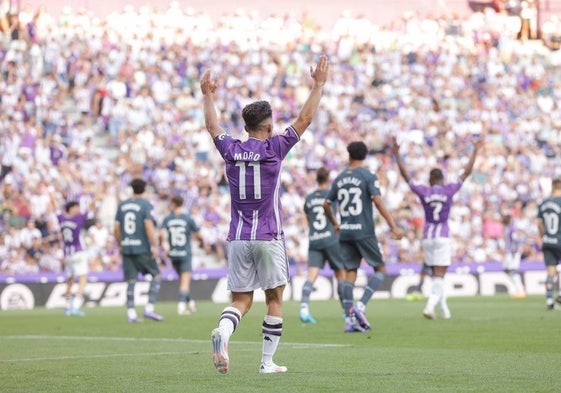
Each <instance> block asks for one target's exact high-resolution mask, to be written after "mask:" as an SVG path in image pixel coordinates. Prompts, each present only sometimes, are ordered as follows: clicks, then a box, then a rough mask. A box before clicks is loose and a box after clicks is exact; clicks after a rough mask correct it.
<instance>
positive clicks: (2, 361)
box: [0, 352, 185, 363]
mask: <svg viewBox="0 0 561 393" xmlns="http://www.w3.org/2000/svg"><path fill="white" fill-rule="evenodd" d="M178 354H182V355H185V352H141V353H108V354H100V355H73V356H48V357H40V358H22V359H0V363H15V362H43V361H47V360H69V359H99V358H119V357H129V356H167V355H178Z"/></svg>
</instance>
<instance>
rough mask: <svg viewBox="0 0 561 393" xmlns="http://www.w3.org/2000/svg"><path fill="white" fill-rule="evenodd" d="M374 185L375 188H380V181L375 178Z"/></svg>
mask: <svg viewBox="0 0 561 393" xmlns="http://www.w3.org/2000/svg"><path fill="white" fill-rule="evenodd" d="M374 186H375V187H376V188H380V182H379V181H378V180H377V179H376V180H374Z"/></svg>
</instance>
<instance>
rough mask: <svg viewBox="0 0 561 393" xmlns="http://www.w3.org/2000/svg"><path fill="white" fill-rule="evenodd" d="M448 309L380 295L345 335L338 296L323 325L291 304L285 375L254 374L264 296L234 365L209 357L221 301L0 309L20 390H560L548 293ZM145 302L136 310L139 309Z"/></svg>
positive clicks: (0, 332) (317, 308) (560, 351)
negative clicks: (225, 368)
mask: <svg viewBox="0 0 561 393" xmlns="http://www.w3.org/2000/svg"><path fill="white" fill-rule="evenodd" d="M449 304H450V308H451V310H452V319H450V320H442V319H437V320H434V321H429V320H425V319H424V318H423V317H422V314H421V312H422V308H423V306H424V302H407V301H405V300H402V299H389V300H381V299H373V300H372V301H371V302H370V303H369V305H368V308H367V314H368V317H369V320H370V322H371V323H372V324H373V330H372V331H371V332H369V333H352V334H348V333H347V334H345V333H343V319H342V312H341V310H340V307H339V304H338V303H337V302H336V301H322V302H319V301H318V302H312V303H311V311H312V313H313V315H314V316H315V317H316V319H317V320H318V324H317V325H303V324H301V323H300V321H299V320H298V309H299V305H298V303H297V302H287V303H286V304H285V318H284V331H283V336H282V339H281V342H280V345H279V348H278V350H277V354H276V356H275V361H276V362H277V363H278V364H282V365H286V366H287V367H288V373H286V374H275V375H261V374H258V367H259V361H260V356H261V338H262V336H261V321H262V318H263V314H264V311H265V306H264V304H263V303H255V304H254V305H253V308H252V310H251V311H250V312H249V314H248V315H246V316H245V317H244V319H243V320H242V323H241V324H240V326H239V329H238V330H237V331H236V333H235V334H234V336H233V337H232V339H231V341H230V345H229V349H230V371H229V372H228V374H226V375H222V374H219V373H218V372H217V371H216V370H215V368H214V366H213V365H212V361H211V344H210V332H211V330H212V329H213V328H214V327H215V326H216V323H217V319H218V316H219V313H220V311H221V310H222V308H223V307H224V306H225V305H224V304H213V303H210V302H199V303H198V311H197V312H196V313H195V314H193V315H189V316H178V315H176V313H175V303H160V304H158V307H157V308H158V311H160V312H161V313H162V314H163V315H164V316H165V317H166V320H165V321H164V322H153V321H145V322H144V323H143V324H128V323H127V322H126V318H125V309H124V308H90V309H86V311H87V315H86V316H85V317H83V318H81V317H66V316H64V315H63V314H62V310H60V309H56V310H47V309H43V308H39V309H35V310H31V311H3V312H0V391H1V392H4V393H12V392H25V393H27V392H43V393H47V392H57V393H58V392H96V393H97V392H112V393H115V392H151V393H152V392H159V393H160V392H161V393H163V392H194V393H206V392H213V393H216V392H228V393H230V392H244V393H247V392H267V393H270V392H283V393H292V392H416V393H418V392H446V393H448V392H486V393H487V392H509V393H510V392H560V391H561V369H560V366H561V313H560V312H557V311H553V312H551V311H546V310H545V301H544V298H543V297H541V296H535V297H529V298H527V299H522V300H513V299H510V298H508V297H506V296H495V297H474V298H451V299H449ZM139 310H140V308H139Z"/></svg>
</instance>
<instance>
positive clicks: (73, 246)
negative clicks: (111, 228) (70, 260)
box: [58, 214, 87, 256]
mask: <svg viewBox="0 0 561 393" xmlns="http://www.w3.org/2000/svg"><path fill="white" fill-rule="evenodd" d="M86 219H87V215H86V214H76V215H75V216H74V217H70V216H67V215H66V214H61V215H59V216H58V222H59V224H60V231H61V233H62V242H63V243H64V255H66V256H68V255H72V254H74V253H75V252H78V251H82V250H83V248H82V242H81V241H80V232H81V231H82V229H83V228H84V224H85V223H86Z"/></svg>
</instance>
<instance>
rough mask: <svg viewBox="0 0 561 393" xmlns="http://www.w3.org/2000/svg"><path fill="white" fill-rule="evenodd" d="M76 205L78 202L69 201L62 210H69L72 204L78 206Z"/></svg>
mask: <svg viewBox="0 0 561 393" xmlns="http://www.w3.org/2000/svg"><path fill="white" fill-rule="evenodd" d="M78 205H79V203H78V202H76V201H70V202H68V203H67V204H66V205H65V206H64V210H65V211H66V212H67V213H68V212H69V211H70V209H72V208H73V207H74V206H78Z"/></svg>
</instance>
